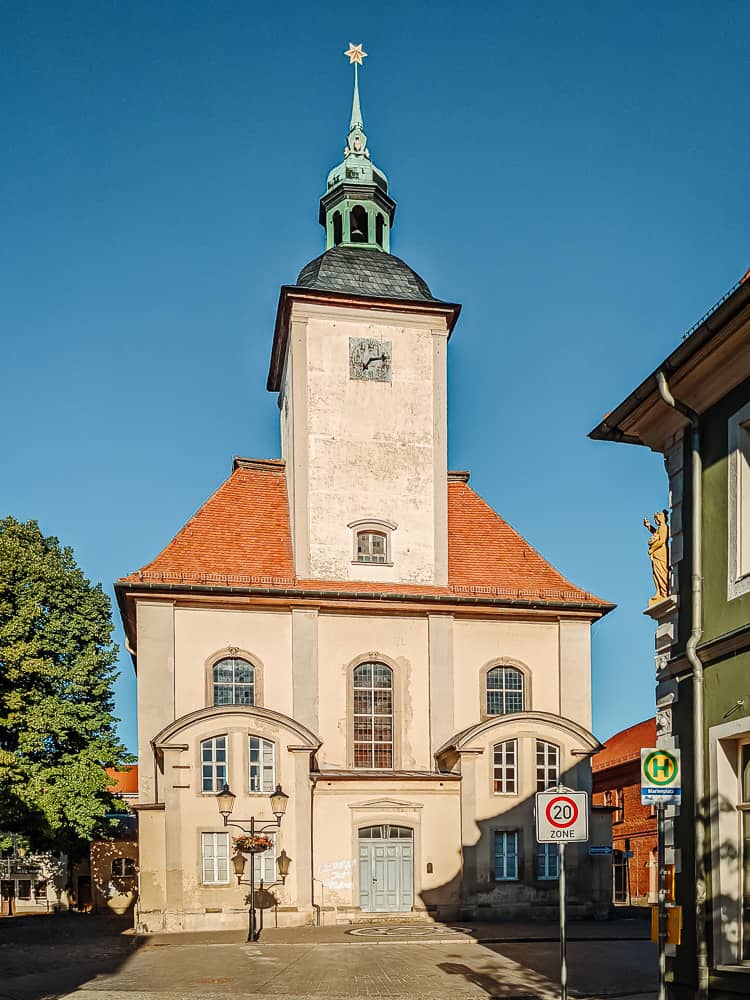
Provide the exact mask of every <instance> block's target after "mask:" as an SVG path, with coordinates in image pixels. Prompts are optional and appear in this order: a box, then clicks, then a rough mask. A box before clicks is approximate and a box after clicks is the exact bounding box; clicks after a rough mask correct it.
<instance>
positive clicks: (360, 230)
mask: <svg viewBox="0 0 750 1000" xmlns="http://www.w3.org/2000/svg"><path fill="white" fill-rule="evenodd" d="M349 239H350V240H351V241H352V243H368V242H369V227H368V220H367V212H366V211H365V210H364V208H362V206H361V205H355V206H354V208H353V209H352V214H351V215H350V216H349Z"/></svg>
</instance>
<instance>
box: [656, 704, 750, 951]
mask: <svg viewBox="0 0 750 1000" xmlns="http://www.w3.org/2000/svg"><path fill="white" fill-rule="evenodd" d="M748 743H750V720H749V719H747V718H740V719H734V720H732V721H730V722H725V723H722V724H721V725H718V726H711V728H710V729H709V731H708V764H709V789H710V793H711V802H712V808H711V815H710V836H711V851H710V853H709V855H708V856H709V857H710V858H711V859H712V860H711V864H710V868H709V871H708V872H707V874H708V875H709V877H710V878H711V884H712V886H713V892H712V895H711V901H710V902H711V904H712V907H713V937H714V940H713V946H714V947H713V955H714V964H715V965H716V967H718V968H722V967H727V968H741V969H742V970H743V971H744V970H747V968H748V965H747V961H745V962H743V960H742V941H743V913H742V908H743V884H742V882H743V866H742V857H743V831H742V819H743V813H744V812H745V809H744V808H743V802H742V795H741V791H742V790H741V785H740V782H741V776H742V775H741V761H742V747H743V745H747V744H748ZM719 803H721V805H719ZM666 860H667V862H668V863H669V861H670V860H671V859H670V857H669V851H668V852H667V859H666ZM683 877H684V876H683Z"/></svg>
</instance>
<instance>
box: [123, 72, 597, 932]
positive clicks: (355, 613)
mask: <svg viewBox="0 0 750 1000" xmlns="http://www.w3.org/2000/svg"><path fill="white" fill-rule="evenodd" d="M355 74H356V64H355ZM395 208H396V206H395V202H393V200H392V199H391V197H390V195H389V193H388V181H387V179H386V177H385V175H384V174H383V173H382V171H380V170H379V169H378V168H377V167H376V166H375V165H374V164H373V162H372V159H371V158H370V154H369V150H368V148H367V137H366V135H365V132H364V125H363V121H362V114H361V109H360V100H359V90H358V83H357V79H356V75H355V92H354V101H353V106H352V117H351V123H350V129H349V134H348V139H347V146H346V150H345V156H344V160H343V162H342V163H341V164H340V165H339V166H337V167H336V168H334V170H332V171H331V173H330V174H329V176H328V182H327V187H326V191H325V193H324V195H323V197H322V198H321V204H320V221H321V223H322V225H323V226H324V228H325V232H326V250H325V252H324V253H323V254H321V256H319V257H318V258H316V259H315V260H313V261H312V262H311V263H310V264H308V265H307V266H306V267H304V268H303V269H302V271H301V273H300V275H299V277H298V279H297V282H296V284H294V285H287V286H284V287H282V289H281V295H280V298H279V306H278V313H277V318H276V325H275V330H274V334H273V343H272V349H271V362H270V370H269V375H268V389H269V390H270V391H271V392H273V393H274V394H276V396H277V399H278V404H279V410H280V420H281V459H280V460H279V459H245V458H236V459H235V460H234V463H233V467H232V472H231V475H230V476H229V478H228V479H227V480H226V481H225V482H224V483H222V484H221V485H220V486H219V487H218V489H217V490H216V491H215V492H214V493H213V494H212V495H211V496H210V497H209V499H208V500H207V501H206V502H205V503H204V504H203V506H202V507H201V508H200V509H199V510H198V512H197V513H196V514H195V515H194V516H193V517H192V518H191V519H190V521H189V522H188V523H187V524H186V525H185V526H184V528H182V530H181V531H180V532H179V533H178V534H177V535H176V536H175V537H174V538H173V539H172V541H171V542H170V543H169V544H168V545H167V546H166V548H165V549H164V550H163V551H162V552H161V553H160V554H159V555H158V556H157V557H156V558H155V559H154V560H153V561H152V562H150V563H149V564H148V565H146V566H145V567H144V568H143V569H141V570H139V571H137V572H134V573H131V574H130V575H128V576H125V577H123V578H121V579H120V580H118V581H117V583H116V592H117V597H118V601H119V606H120V610H121V613H122V617H123V622H124V626H125V631H126V635H127V640H128V648H129V650H130V652H131V654H132V656H133V659H134V662H135V664H136V670H137V678H138V734H139V735H138V757H139V765H140V766H139V794H138V806H137V809H138V813H139V831H140V833H139V836H140V858H139V869H140V900H139V914H138V917H139V921H140V923H141V925H142V926H143V927H144V928H145V929H147V930H148V931H152V932H153V931H158V930H169V931H179V930H200V929H212V928H230V927H238V928H239V927H243V926H245V924H246V921H247V905H246V902H245V899H246V888H245V887H244V886H239V885H238V884H237V880H236V878H235V875H234V868H233V864H232V856H233V854H234V853H235V849H234V845H233V840H232V837H233V835H235V834H238V833H239V831H238V830H232V828H231V827H226V826H225V825H224V823H223V821H222V818H221V816H220V815H219V812H218V809H217V800H216V795H217V792H219V791H220V790H221V788H222V786H223V785H224V784H225V783H226V784H228V785H229V786H230V788H231V790H232V791H233V792H234V794H235V795H236V797H237V798H236V802H235V806H234V814H233V815H235V816H237V817H238V818H246V817H249V816H251V815H252V816H255V817H256V819H257V820H258V821H270V820H273V816H272V814H271V806H270V801H269V795H270V793H271V792H272V791H273V790H274V789H275V788H276V786H277V785H281V786H282V787H283V790H284V791H285V792H286V793H287V794H288V796H289V799H288V805H287V810H286V815H285V816H284V819H283V822H282V824H281V825H280V826H279V828H278V830H277V831H276V832H275V833H274V835H273V837H272V847H271V849H270V850H268V851H266V852H265V853H262V854H257V855H255V856H254V858H253V859H252V863H253V864H254V865H255V875H256V878H257V879H258V881H259V880H260V879H263V880H264V881H265V882H266V883H269V882H273V881H275V880H276V879H277V878H278V874H277V860H278V857H279V855H280V854H281V852H282V851H284V852H285V857H286V858H289V859H291V860H290V863H289V874H288V876H287V878H286V881H285V884H283V885H277V886H275V887H274V888H273V890H272V891H273V894H274V896H275V898H276V901H277V906H276V918H277V920H278V923H279V924H284V923H285V924H305V923H314V922H316V921H321V920H322V921H323V922H325V923H333V922H336V921H342V922H343V921H349V920H356V919H359V918H360V917H361V916H362V915H368V914H373V913H376V914H377V913H382V914H386V913H388V914H398V913H400V914H406V913H412V914H417V915H420V914H421V915H422V916H424V917H425V918H430V917H431V918H433V919H436V920H448V919H455V918H457V917H463V918H466V919H481V918H482V917H483V916H484V917H487V918H493V917H494V918H497V917H500V916H502V917H512V916H518V917H524V916H529V915H531V914H532V913H533V914H534V915H536V916H539V915H544V914H545V913H547V914H548V915H551V914H552V913H553V912H554V911H555V908H556V906H557V877H558V857H557V852H556V847H555V845H538V844H536V842H535V838H534V827H533V802H534V794H535V793H536V791H538V790H543V789H545V788H548V787H550V786H552V785H555V784H557V783H559V782H561V783H564V784H566V785H568V786H570V787H573V788H577V789H585V790H588V791H589V792H590V791H591V757H592V755H594V754H595V753H596V752H597V751H598V750H599V749H601V745H600V744H599V742H598V741H597V739H596V738H595V737H594V736H593V734H592V732H591V655H590V630H591V626H592V624H593V623H594V622H595V621H597V620H598V619H599V618H600V617H601V616H602V615H604V614H606V613H607V612H608V611H609V610H611V607H612V605H611V604H609V603H608V602H606V601H603V600H601V599H600V598H597V597H595V596H593V595H592V594H590V593H588V592H586V591H584V590H582V589H580V588H578V587H576V586H575V585H573V584H572V583H570V582H569V581H568V580H566V579H565V578H564V577H563V576H562V575H561V574H560V573H559V572H558V571H557V570H556V569H555V568H553V567H552V566H551V565H550V564H549V563H548V562H546V561H545V560H544V559H543V557H542V556H541V555H540V554H539V553H538V552H536V551H535V550H534V549H533V548H532V547H531V546H530V545H529V544H528V543H527V542H526V541H525V540H524V539H523V538H522V537H521V536H520V535H519V534H518V533H517V532H516V531H515V530H514V529H513V528H512V527H511V526H510V525H509V524H507V523H506V522H505V521H504V520H503V519H502V518H501V517H500V516H499V515H498V514H497V513H495V511H493V510H492V509H491V508H490V507H489V506H488V505H487V504H486V503H485V502H484V501H483V500H482V499H481V497H479V496H478V495H477V494H476V493H475V492H474V491H473V490H472V488H471V486H470V484H469V474H468V473H467V472H449V471H448V469H447V353H448V343H449V339H450V337H451V334H452V333H453V330H454V327H455V325H456V322H457V320H458V316H459V311H460V307H459V306H458V305H455V304H452V303H449V302H444V301H442V300H439V299H437V298H435V297H434V296H433V295H432V293H431V291H430V288H429V287H428V285H427V284H426V282H425V281H424V280H423V279H422V278H421V277H420V276H419V275H418V274H416V273H415V272H414V271H413V270H412V269H411V268H410V267H408V266H407V265H406V264H405V263H404V262H403V261H402V260H400V259H399V258H398V257H395V256H393V255H391V253H390V238H391V230H392V226H393V221H394V214H395ZM592 819H593V832H592V837H596V838H597V841H598V842H600V843H609V837H610V832H609V822H610V819H609V813H608V812H607V811H602V812H595V813H594V815H593V817H592ZM599 838H601V839H599ZM566 862H567V874H568V893H569V900H570V912H571V913H572V914H574V915H576V914H577V915H588V914H592V913H594V912H597V911H601V910H606V908H607V906H608V904H609V900H610V895H611V883H610V878H611V876H610V871H609V866H608V865H604V864H600V865H592V864H591V863H590V862H589V859H588V857H587V854H586V845H585V844H584V845H576V847H575V848H574V847H572V846H570V847H569V848H568V850H567V851H566ZM605 869H606V870H605Z"/></svg>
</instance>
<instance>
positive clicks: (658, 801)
mask: <svg viewBox="0 0 750 1000" xmlns="http://www.w3.org/2000/svg"><path fill="white" fill-rule="evenodd" d="M681 776H682V768H681V766H680V751H679V750H662V749H660V748H659V747H646V748H644V749H642V750H641V804H642V805H644V806H655V807H656V815H657V834H658V836H657V854H658V866H659V896H658V899H659V903H658V906H659V911H658V914H657V916H658V924H657V926H658V930H659V933H658V942H659V992H658V994H657V995H658V998H659V1000H665V997H666V985H665V974H666V970H667V954H666V943H667V887H666V875H667V870H666V859H665V850H664V809H665V808H666V807H667V806H670V805H679V804H680V801H681V797H682V789H681Z"/></svg>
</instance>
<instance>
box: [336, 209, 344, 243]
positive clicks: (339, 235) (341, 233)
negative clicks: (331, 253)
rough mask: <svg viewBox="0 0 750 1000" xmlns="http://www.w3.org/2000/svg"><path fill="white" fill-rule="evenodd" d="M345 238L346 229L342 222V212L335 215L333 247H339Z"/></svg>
mask: <svg viewBox="0 0 750 1000" xmlns="http://www.w3.org/2000/svg"><path fill="white" fill-rule="evenodd" d="M343 238H344V227H343V224H342V222H341V212H334V213H333V245H334V246H338V245H339V243H341V241H342V239H343Z"/></svg>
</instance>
